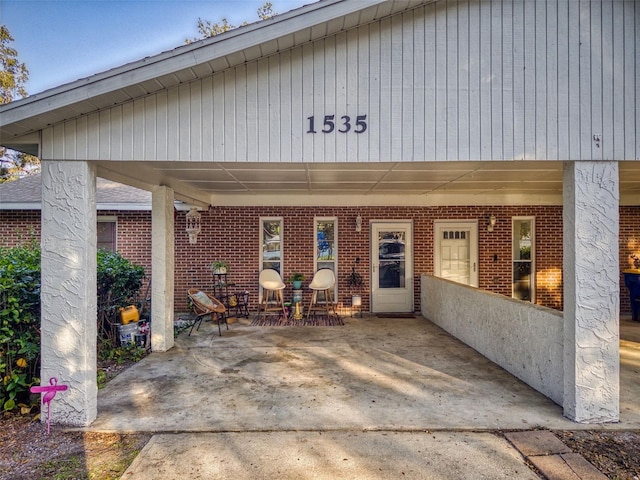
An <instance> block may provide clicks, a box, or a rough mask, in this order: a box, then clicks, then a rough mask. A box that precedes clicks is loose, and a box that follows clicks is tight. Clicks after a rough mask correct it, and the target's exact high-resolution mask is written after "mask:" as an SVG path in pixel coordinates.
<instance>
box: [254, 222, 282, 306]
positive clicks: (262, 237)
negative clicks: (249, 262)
mask: <svg viewBox="0 0 640 480" xmlns="http://www.w3.org/2000/svg"><path fill="white" fill-rule="evenodd" d="M264 222H280V276H281V277H282V275H284V217H260V220H259V224H258V229H259V230H260V241H259V253H258V262H259V265H260V271H261V272H262V270H264V257H263V251H262V245H263V244H264V229H263V228H262V226H263V224H264ZM282 281H283V282H284V278H283V279H282ZM258 296H259V300H260V302H262V287H261V286H259V293H258Z"/></svg>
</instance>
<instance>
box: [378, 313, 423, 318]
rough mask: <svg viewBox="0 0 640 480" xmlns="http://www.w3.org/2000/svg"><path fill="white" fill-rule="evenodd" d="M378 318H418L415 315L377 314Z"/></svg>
mask: <svg viewBox="0 0 640 480" xmlns="http://www.w3.org/2000/svg"><path fill="white" fill-rule="evenodd" d="M376 317H378V318H416V316H415V314H414V313H376Z"/></svg>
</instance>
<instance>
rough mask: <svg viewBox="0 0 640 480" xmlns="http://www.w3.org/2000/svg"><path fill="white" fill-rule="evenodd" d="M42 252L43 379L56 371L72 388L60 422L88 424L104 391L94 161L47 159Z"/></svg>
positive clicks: (58, 408)
mask: <svg viewBox="0 0 640 480" xmlns="http://www.w3.org/2000/svg"><path fill="white" fill-rule="evenodd" d="M41 250H42V254H41V255H42V257H41V259H42V260H41V262H42V264H41V267H42V273H41V281H42V288H41V309H42V310H41V312H42V313H41V318H42V327H41V328H42V352H41V353H42V366H41V377H42V378H41V383H42V385H49V380H50V379H51V378H52V377H56V378H57V379H58V384H65V385H68V387H69V389H68V390H67V391H63V392H59V393H58V394H57V395H56V396H55V398H54V399H53V401H52V402H51V404H50V405H51V421H52V423H59V424H66V425H75V426H86V425H89V424H90V423H91V422H93V420H95V418H96V414H97V395H98V387H97V382H96V337H97V324H96V322H97V314H96V303H97V299H96V297H97V286H96V282H97V279H96V263H97V262H96V175H95V168H94V167H93V166H92V165H91V164H89V163H88V162H50V161H44V162H42V239H41ZM45 409H46V407H45ZM45 409H43V415H42V419H43V421H45V420H46V414H45V411H46V410H45Z"/></svg>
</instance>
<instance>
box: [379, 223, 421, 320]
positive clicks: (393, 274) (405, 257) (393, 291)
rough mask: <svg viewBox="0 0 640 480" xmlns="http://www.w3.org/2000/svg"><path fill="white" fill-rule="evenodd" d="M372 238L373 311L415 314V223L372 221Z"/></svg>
mask: <svg viewBox="0 0 640 480" xmlns="http://www.w3.org/2000/svg"><path fill="white" fill-rule="evenodd" d="M371 235H372V237H371V311H372V312H374V313H376V312H413V227H412V224H411V222H405V221H403V222H372V224H371Z"/></svg>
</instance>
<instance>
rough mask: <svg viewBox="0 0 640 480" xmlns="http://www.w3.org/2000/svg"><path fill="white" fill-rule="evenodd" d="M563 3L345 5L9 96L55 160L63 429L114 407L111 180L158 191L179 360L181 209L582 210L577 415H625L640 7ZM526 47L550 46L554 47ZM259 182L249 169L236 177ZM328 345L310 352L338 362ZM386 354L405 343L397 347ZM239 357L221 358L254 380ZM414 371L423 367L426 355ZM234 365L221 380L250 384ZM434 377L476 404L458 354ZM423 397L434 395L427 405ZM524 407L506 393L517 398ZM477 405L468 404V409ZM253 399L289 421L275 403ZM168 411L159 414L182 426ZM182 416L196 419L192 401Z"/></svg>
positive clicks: (45, 303)
mask: <svg viewBox="0 0 640 480" xmlns="http://www.w3.org/2000/svg"><path fill="white" fill-rule="evenodd" d="M547 4H548V5H550V7H549V10H548V17H547V16H546V15H538V14H537V12H536V11H535V6H534V2H531V3H530V4H529V3H528V2H515V3H514V4H513V5H509V8H508V9H503V8H502V7H503V4H502V2H501V1H499V0H495V1H490V2H480V3H478V4H476V3H475V2H469V4H465V7H464V8H462V9H459V8H458V2H455V1H448V0H440V1H431V0H427V1H409V2H394V1H383V0H366V1H365V0H355V1H353V0H327V1H323V2H319V3H316V4H312V5H309V6H306V7H303V8H300V9H298V10H294V11H292V12H288V13H285V14H282V15H278V16H277V17H274V18H271V19H269V20H266V21H263V22H258V23H256V24H252V25H249V26H246V27H243V28H239V29H236V30H233V31H230V32H227V33H225V34H224V35H220V36H218V37H214V38H209V39H206V40H203V41H200V42H194V43H192V44H190V45H186V46H183V47H180V48H177V49H175V50H173V51H170V52H164V53H162V54H159V55H157V56H154V57H150V58H145V59H142V60H140V61H137V62H133V63H131V64H127V65H124V66H122V67H119V68H116V69H113V70H110V71H108V72H104V73H101V74H97V75H95V76H93V77H90V78H88V79H81V80H78V81H77V82H74V83H71V84H69V85H63V86H61V87H58V88H55V89H52V90H49V91H47V92H43V93H42V94H39V95H34V96H32V97H29V98H27V99H24V100H21V101H17V102H12V103H11V104H8V105H3V106H0V126H1V127H2V130H1V138H0V140H1V142H2V144H3V145H6V146H9V147H13V148H17V149H20V150H23V151H26V152H29V153H35V154H37V155H39V156H40V158H41V159H42V164H43V169H42V182H43V189H42V191H43V201H42V227H43V229H42V318H43V324H42V332H43V335H42V338H43V344H42V365H43V367H42V378H43V379H48V378H50V377H52V376H57V377H58V378H59V379H60V380H61V381H62V382H64V383H67V384H69V386H70V389H69V392H68V394H67V395H65V396H64V397H62V398H61V399H60V400H59V401H57V402H56V404H55V405H54V406H53V409H52V419H53V420H54V421H55V422H59V423H67V424H72V425H89V424H91V423H92V422H93V421H94V420H95V419H96V415H97V413H98V408H97V407H98V404H97V397H98V392H97V386H96V353H95V350H96V348H95V347H96V321H95V317H96V313H95V312H96V305H95V302H96V300H95V298H96V291H95V289H96V287H95V283H96V281H95V280H96V273H95V271H96V266H95V257H96V255H95V253H96V246H95V237H96V235H95V233H96V203H95V183H96V177H97V176H101V177H104V178H107V179H111V180H115V181H119V182H122V183H126V184H129V185H133V186H136V187H139V188H144V189H147V190H149V191H151V192H152V208H153V232H152V252H153V260H152V263H153V265H152V270H153V285H152V311H153V318H152V347H153V349H154V351H155V352H156V353H155V354H156V355H158V356H161V355H166V356H167V358H168V359H169V360H170V359H171V356H172V355H178V353H179V352H181V349H180V348H175V349H173V350H172V348H173V347H174V340H173V320H174V296H173V295H172V292H173V291H174V261H175V251H174V245H175V242H174V240H175V235H176V232H175V228H174V221H175V217H174V200H175V199H179V200H184V201H186V202H189V203H192V204H194V205H201V206H205V207H208V206H209V205H216V206H223V207H224V206H225V205H226V206H228V205H236V206H238V205H240V206H243V207H247V210H248V211H250V209H251V207H252V206H256V205H276V206H277V205H307V206H310V207H314V208H320V207H322V206H323V205H326V204H334V205H335V204H340V205H344V206H346V207H357V206H360V205H380V206H383V207H387V206H390V207H391V206H394V205H404V206H409V207H411V206H417V205H419V206H420V207H424V208H427V207H429V206H432V205H492V204H493V205H510V204H512V205H514V204H515V205H531V204H536V205H550V204H554V205H563V214H564V218H563V251H564V255H563V268H562V270H563V272H562V274H563V276H562V283H563V285H562V287H563V294H564V320H563V325H562V349H563V350H562V352H563V353H562V363H563V372H564V373H563V381H562V393H563V400H562V402H563V409H564V414H565V415H566V416H568V417H569V418H571V419H573V420H575V421H578V422H607V421H617V420H618V418H619V382H618V379H619V361H618V359H619V346H618V325H619V318H618V306H619V305H618V303H619V302H618V299H619V293H620V284H619V271H620V268H619V267H620V265H619V263H620V261H619V256H618V234H619V230H620V225H619V213H618V212H619V207H620V203H621V199H623V200H624V201H625V202H628V204H632V205H636V204H637V203H638V198H639V195H640V192H639V191H638V185H639V183H638V178H639V177H638V176H637V175H638V162H637V160H638V158H640V153H639V151H638V148H640V147H639V146H638V145H639V143H640V142H638V141H637V139H638V130H637V125H638V124H639V122H638V121H637V118H638V112H637V101H636V102H635V103H634V101H633V100H632V99H633V98H637V92H635V90H633V85H636V84H637V80H636V79H635V76H636V73H637V66H635V63H634V62H635V59H637V57H638V56H637V52H638V50H639V49H640V47H639V45H638V42H639V41H640V40H639V38H638V37H637V35H635V31H637V26H636V22H637V15H635V16H634V15H632V14H629V12H628V11H627V9H629V8H632V7H633V5H632V3H631V2H624V1H618V0H617V1H613V2H606V3H603V4H602V6H600V5H598V6H597V8H596V6H595V5H594V6H593V9H592V5H591V4H588V3H584V4H583V3H581V2H557V5H555V6H554V5H553V2H552V3H551V4H549V2H546V3H545V5H547ZM540 5H542V3H540ZM556 7H557V8H556ZM602 9H604V10H606V11H605V12H604V13H605V14H604V15H603V14H602V11H601V10H602ZM502 17H504V18H502ZM603 18H604V20H603ZM492 19H495V20H496V21H495V22H494V21H493V20H492ZM525 19H526V21H525ZM481 25H482V27H481ZM485 25H490V26H491V28H488V27H487V28H485ZM507 26H508V28H507ZM567 26H568V28H567ZM596 26H597V28H596ZM592 28H593V29H594V30H596V31H592ZM449 32H456V34H455V35H454V34H450V33H449ZM547 35H549V38H548V39H547ZM524 45H527V46H528V45H535V47H536V49H537V50H536V53H535V55H531V54H530V51H529V49H528V48H527V49H525V48H523V46H524ZM558 45H562V47H563V48H558V47H557V46H558ZM614 45H615V48H614ZM453 52H456V55H457V54H459V55H460V57H459V58H457V57H456V56H454V55H453ZM498 52H500V53H498ZM449 53H450V54H451V55H450V56H448V54H449ZM612 58H613V59H614V60H611V59H612ZM452 79H456V80H455V82H454V81H452ZM532 90H533V91H536V92H537V93H536V95H537V96H536V97H535V98H534V99H533V100H532V98H531V97H530V96H529V94H530V92H531V91H532ZM634 105H635V106H634ZM585 112H590V116H589V115H586V114H585ZM363 117H364V119H363ZM586 117H589V118H588V120H587V119H586ZM365 119H366V120H365ZM314 122H315V123H314ZM365 122H366V123H365ZM365 125H366V128H365ZM614 126H615V128H614ZM316 127H317V128H316ZM380 165H384V168H382V169H379V168H377V167H379V166H380ZM240 170H244V171H245V177H244V178H243V179H239V178H234V174H233V173H234V171H235V172H238V171H240ZM247 171H249V173H248V174H247V173H246V172H247ZM273 171H277V172H279V176H278V180H277V181H276V180H274V179H273V177H272V176H270V175H269V172H273ZM623 171H625V172H627V174H625V175H621V172H623ZM202 172H206V174H203V173H202ZM452 172H453V173H452ZM237 176H239V174H238V175H237ZM300 177H302V179H300ZM623 196H624V198H623ZM338 202H339V203H338ZM310 216H313V214H311V215H310ZM423 240H424V241H430V239H428V238H425V239H423ZM474 268H475V267H474ZM427 273H428V272H427ZM467 307H468V309H469V310H471V309H473V308H474V306H473V305H468V306H467ZM397 333H398V329H391V330H389V331H388V332H385V335H388V336H389V337H390V338H392V337H393V336H394V335H397ZM231 338H232V337H229V339H224V340H221V342H219V343H220V345H223V342H228V341H230V339H231ZM333 340H334V342H333V343H335V344H336V345H340V342H339V341H338V340H337V339H333ZM404 340H405V341H406V342H407V343H408V345H415V342H414V339H411V338H405V339H404ZM531 341H535V339H531ZM323 342H324V340H322V338H319V339H318V340H317V343H318V346H317V347H314V348H309V349H307V352H308V353H310V354H312V353H313V352H315V354H316V355H317V354H320V353H321V352H322V348H323V347H322V344H323ZM375 342H377V343H378V344H379V343H382V344H384V342H385V337H384V336H382V337H377V338H376V339H375ZM425 343H428V342H427V341H426V339H425ZM216 345H217V344H216ZM264 346H265V347H268V345H264ZM269 348H271V347H269ZM398 348H401V347H398ZM256 349H257V351H259V350H260V343H259V342H258V343H257V344H256ZM224 351H225V350H224V349H223V350H216V352H224ZM412 351H413V353H416V352H417V351H421V352H425V351H426V349H425V346H424V345H423V346H415V347H413V350H412ZM161 352H166V353H161ZM361 353H365V352H361ZM421 354H424V353H421ZM367 355H370V356H371V357H372V358H376V359H383V358H384V357H385V352H384V351H376V350H375V347H372V349H371V351H369V352H367ZM206 358H207V356H206V355H202V356H198V357H196V358H194V359H193V360H192V361H193V362H196V364H198V362H205V359H206ZM250 358H253V357H250ZM273 358H275V357H272V356H268V357H267V358H266V359H267V360H269V359H273ZM338 358H340V356H339V355H338ZM175 360H183V361H186V360H185V358H181V357H179V356H176V357H175ZM175 360H174V364H176V362H175ZM229 360H230V365H228V366H223V365H218V364H212V365H209V367H216V368H219V369H220V371H221V372H222V369H224V368H231V369H232V370H233V369H234V368H235V367H233V365H234V363H233V361H232V360H233V359H231V358H230V359H229ZM295 360H296V358H295V357H294V358H293V359H292V361H295ZM211 361H214V362H218V361H219V360H217V359H215V358H213V359H211ZM376 361H378V360H376ZM473 362H475V360H473ZM473 362H472V363H473ZM150 363H151V362H150ZM177 363H178V364H179V362H177ZM205 363H206V362H205ZM261 363H265V362H249V363H247V364H246V365H244V367H246V368H250V367H251V366H259V365H260V364H261ZM266 363H269V364H277V362H271V361H267V362H266ZM303 363H304V362H303ZM204 366H205V367H206V364H205V365H204ZM339 366H341V367H342V368H343V369H346V371H348V372H349V375H350V376H352V377H353V378H357V376H358V375H359V374H362V373H363V372H364V373H366V371H367V366H366V364H365V363H362V365H360V366H359V367H358V366H357V365H354V364H348V365H344V364H343V365H339ZM383 367H384V368H383ZM149 368H153V367H152V366H150V367H149ZM155 368H157V367H155ZM358 368H360V369H361V370H359V369H358ZM397 368H398V369H403V371H404V372H405V374H407V372H408V371H409V370H410V368H411V360H410V359H409V360H408V363H406V364H405V363H404V361H403V362H400V364H399V365H397ZM461 368H462V367H461ZM467 368H468V367H467ZM407 369H408V370H407ZM137 370H138V369H136V371H137ZM232 370H230V371H229V372H228V373H224V372H223V373H224V376H221V377H220V378H226V377H228V378H233V375H236V373H234V372H233V371H232ZM427 370H428V371H429V375H427V376H425V377H424V378H425V385H426V384H427V380H428V381H429V383H431V382H432V383H433V384H436V385H437V384H446V383H447V382H448V381H451V382H452V383H453V385H454V389H453V393H452V394H451V395H449V397H448V399H447V401H449V402H453V403H452V405H455V401H456V395H455V391H456V389H459V390H460V391H462V390H463V387H465V386H467V385H466V383H465V381H463V382H462V383H459V382H458V381H457V380H456V381H454V379H455V376H453V375H448V374H444V375H443V376H440V375H439V373H438V365H437V364H434V365H433V366H431V367H427ZM328 371H329V372H331V369H330V368H329V370H328ZM472 372H473V373H474V374H477V370H475V369H471V371H469V372H468V373H470V374H471V373H472ZM275 374H276V377H275V378H276V379H277V372H275ZM194 375H195V374H194ZM380 375H381V376H380V378H379V380H380V381H381V382H382V386H383V388H386V389H387V390H383V392H382V393H381V398H382V399H384V398H385V394H384V392H385V391H386V393H387V394H390V393H391V392H392V391H393V390H394V387H393V386H389V385H388V381H389V379H390V378H391V377H393V376H394V375H395V372H394V371H393V370H388V367H385V366H381V370H380ZM169 376H170V375H169ZM452 377H453V378H452ZM123 378H127V377H123ZM269 379H271V380H270V381H269ZM129 380H130V390H132V391H133V392H134V395H133V397H132V398H129V402H133V403H134V404H135V402H142V403H144V402H145V400H144V398H145V397H144V395H146V394H145V393H144V392H143V390H144V389H143V388H142V387H141V388H140V389H134V388H133V387H134V385H136V384H137V382H138V380H135V379H129ZM301 380H302V377H301ZM124 381H126V380H124V379H123V380H119V381H118V382H117V383H116V385H118V383H120V382H124ZM203 381H204V379H203ZM263 381H265V385H264V386H262V387H260V386H258V387H257V388H258V389H259V390H260V389H266V390H265V391H264V393H265V394H266V395H267V396H268V395H273V394H274V393H275V392H277V391H279V390H278V386H279V383H277V382H275V380H273V378H272V377H271V376H268V377H263ZM274 382H275V383H274ZM283 382H284V381H283ZM344 383H345V382H341V384H342V385H344ZM347 383H348V382H347ZM206 384H207V383H206V382H205V383H203V385H206ZM300 385H304V382H302V383H301V384H300ZM300 385H298V387H299V386H300ZM411 385H412V382H409V380H408V379H407V381H406V385H405V386H406V387H407V391H408V392H412V391H415V390H414V388H416V387H412V386H411ZM218 387H220V388H217V389H215V390H210V389H205V390H202V391H200V392H199V393H200V397H199V398H198V399H197V402H203V401H205V397H203V395H212V396H213V398H214V399H215V401H216V402H217V403H218V404H219V405H221V406H222V405H223V404H224V403H226V402H223V401H222V400H221V397H220V395H221V394H223V393H224V392H225V389H224V388H223V387H224V384H221V385H218ZM250 387H251V385H250V384H247V385H245V386H244V387H243V388H250ZM292 387H293V386H292ZM112 388H114V389H115V388H116V386H114V387H112ZM338 388H340V387H339V386H337V385H336V389H338ZM342 388H344V386H343V387H342ZM436 392H437V390H436ZM330 393H331V392H330V391H327V392H325V394H324V395H325V398H324V399H325V400H326V401H327V403H326V406H325V407H323V406H321V407H319V408H320V409H319V410H316V412H318V414H319V416H321V417H323V418H324V419H327V420H328V419H330V418H331V412H330V411H323V410H322V409H323V408H330V407H331V405H332V403H331V402H330V400H331V398H332V396H331V395H330ZM342 393H343V395H348V394H349V391H348V390H347V391H344V392H342ZM397 393H398V392H394V395H395V394H397ZM155 394H156V395H166V396H168V397H169V398H171V399H172V400H173V401H174V402H176V403H174V405H176V404H179V402H181V401H186V398H190V397H186V396H185V395H183V394H182V393H181V392H172V391H171V390H170V389H159V390H157V391H156V392H155ZM422 394H424V392H421V393H420V394H418V393H416V394H415V395H414V396H413V398H414V399H416V400H418V399H420V400H427V399H426V398H424V397H421V396H420V395H422ZM394 395H390V396H389V400H388V401H384V400H382V401H380V403H379V401H378V400H376V402H375V403H376V404H378V403H379V404H380V405H382V407H383V408H379V407H378V406H377V405H376V406H375V407H374V406H373V405H368V404H366V403H361V404H360V407H364V406H365V405H367V406H368V407H370V408H373V409H374V410H376V411H378V410H379V413H382V412H383V411H387V412H394V411H396V410H394V409H393V404H395V403H396V401H395V400H396V397H395V396H394ZM478 395H479V396H481V395H480V392H478ZM181 397H182V398H181ZM507 397H508V394H506V392H505V397H504V398H502V399H501V400H500V401H499V402H498V403H499V404H500V405H503V406H506V405H507V404H508V402H509V401H510V400H509V399H508V398H507ZM361 398H362V400H363V401H364V399H365V398H366V397H365V396H362V397H361ZM407 398H408V399H411V396H408V397H407ZM391 399H394V400H391ZM302 400H304V401H305V402H313V401H314V399H312V398H306V399H304V398H301V400H300V401H302ZM429 400H430V401H431V402H432V403H433V402H437V398H436V397H431V398H429ZM231 401H232V399H229V402H231ZM236 401H240V400H236ZM315 401H316V402H317V400H315ZM261 402H264V403H261ZM256 403H257V404H256ZM371 403H374V402H373V401H372V402H371ZM150 405H152V403H150ZM428 405H429V403H428V402H425V403H424V404H423V405H422V406H421V408H423V409H424V408H427V406H428ZM465 405H466V406H467V407H469V404H467V403H462V404H460V408H458V409H457V410H458V411H459V412H460V414H464V415H467V412H466V411H463V410H464V409H463V407H464V406H465ZM252 406H253V408H257V409H258V411H261V413H268V412H272V415H274V418H277V417H278V415H279V413H278V405H277V402H272V401H270V400H268V399H267V397H265V399H264V400H260V401H258V402H254V403H253V405H252ZM247 407H251V405H247ZM227 408H229V407H227ZM308 408H309V409H312V405H308ZM487 408H488V411H487V412H488V413H487V414H486V415H488V416H491V415H492V414H491V413H489V412H492V411H493V410H492V409H491V408H490V406H489V405H487ZM449 410H450V408H449ZM221 411H223V410H221ZM287 411H289V410H287ZM158 413H159V412H155V411H151V412H149V415H152V416H153V415H156V416H157V417H158V418H161V416H160V415H158ZM334 413H335V412H334ZM180 414H181V415H183V416H184V418H187V417H188V416H189V415H190V413H189V411H188V409H186V408H185V409H184V410H181V413H180ZM480 415H484V414H483V413H482V414H480ZM223 418H224V417H223ZM229 418H231V417H229ZM525 418H527V417H525ZM280 420H282V419H280ZM395 420H399V418H395V419H394V421H395ZM233 421H236V422H238V421H241V419H240V418H234V419H233ZM443 421H444V420H443Z"/></svg>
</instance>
